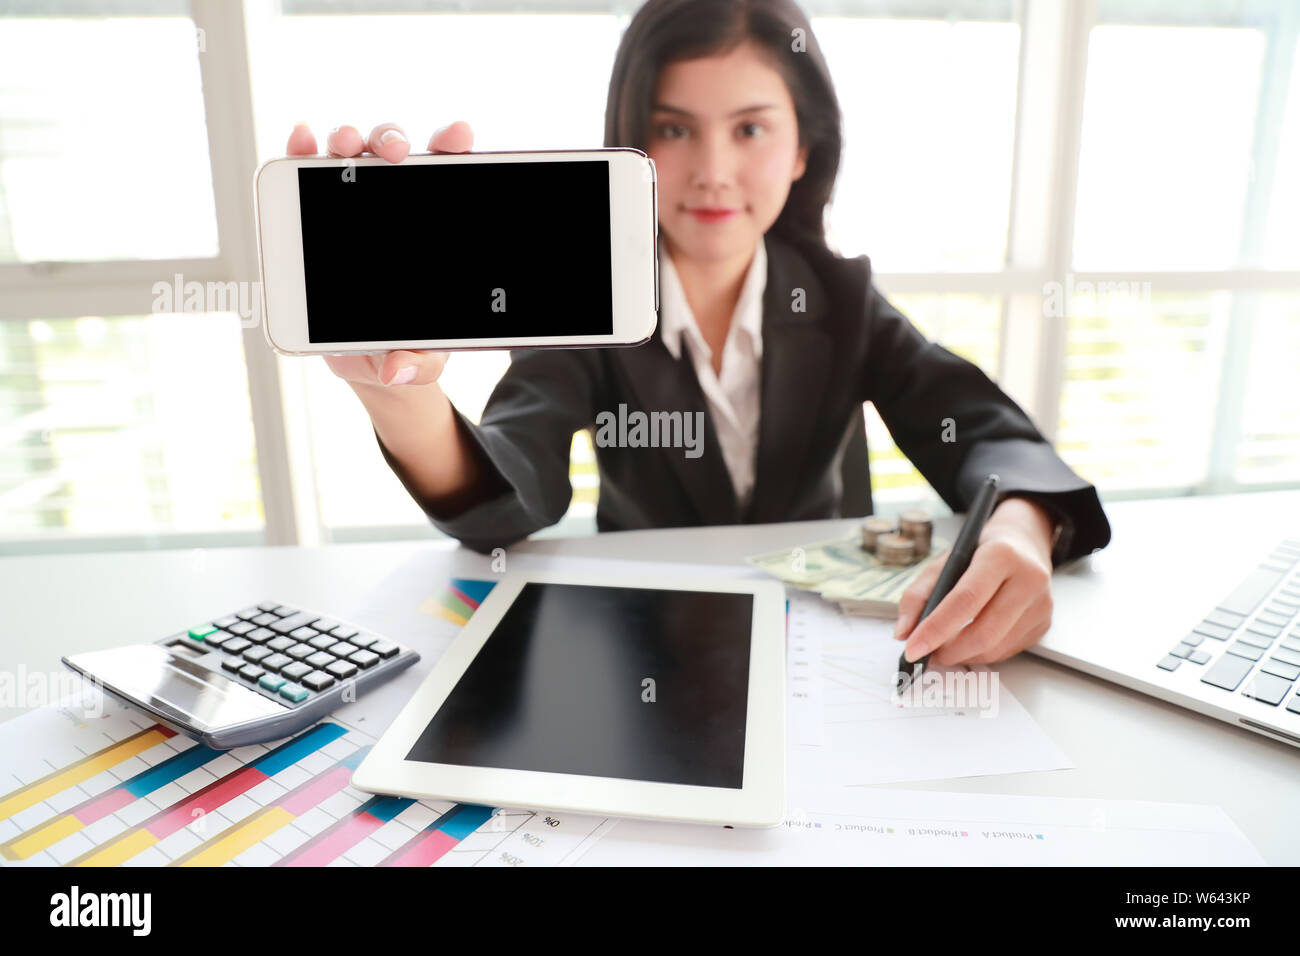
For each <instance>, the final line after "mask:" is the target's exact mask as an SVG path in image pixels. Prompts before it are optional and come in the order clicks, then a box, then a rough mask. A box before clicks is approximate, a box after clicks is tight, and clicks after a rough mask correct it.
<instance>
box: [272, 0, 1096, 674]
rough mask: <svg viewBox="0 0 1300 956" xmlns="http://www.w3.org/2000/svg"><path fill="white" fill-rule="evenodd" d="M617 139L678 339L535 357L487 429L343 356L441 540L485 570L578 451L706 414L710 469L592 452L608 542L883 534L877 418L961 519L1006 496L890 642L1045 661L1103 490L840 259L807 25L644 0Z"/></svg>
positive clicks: (771, 14) (916, 601)
mask: <svg viewBox="0 0 1300 956" xmlns="http://www.w3.org/2000/svg"><path fill="white" fill-rule="evenodd" d="M472 139H473V137H472V132H471V130H470V128H469V126H468V125H467V124H465V123H463V122H457V123H453V124H451V125H450V126H447V127H444V128H442V129H440V130H439V131H438V132H436V133H435V134H434V135H433V137H432V139H431V140H430V141H429V147H428V148H429V149H430V150H432V151H440V152H462V151H466V150H468V149H470V148H471V146H472ZM605 145H607V146H635V147H637V148H640V149H642V150H644V151H645V152H646V153H648V154H649V155H650V157H651V158H652V159H653V160H654V162H655V165H656V167H657V169H658V176H659V229H660V249H659V259H660V322H659V327H658V329H657V331H656V333H655V336H654V337H653V338H652V339H651V341H650V342H649V343H647V344H645V345H643V346H641V347H638V348H632V349H590V350H584V349H574V350H569V349H558V350H546V349H536V350H517V351H515V352H513V353H512V355H511V365H510V368H509V369H508V371H507V372H506V374H505V375H504V376H503V378H502V379H501V381H500V383H499V384H498V385H497V387H496V389H495V390H494V391H493V393H492V396H491V398H490V399H489V401H488V404H487V406H486V408H485V409H484V412H483V415H482V416H481V421H480V423H479V424H478V425H475V424H473V423H471V422H470V421H468V419H466V418H465V417H464V416H463V415H462V414H461V413H460V412H459V411H458V410H457V409H456V408H455V407H454V406H453V405H452V404H451V402H450V401H449V400H448V398H447V396H446V395H445V394H444V393H443V391H442V390H441V388H440V387H439V385H438V376H439V374H440V373H441V372H442V369H443V365H444V363H445V362H446V358H447V354H446V353H438V352H414V351H394V352H389V353H387V354H386V355H382V356H363V355H356V356H329V357H327V358H326V361H327V362H328V363H329V365H330V367H331V369H332V370H333V371H334V372H335V374H337V375H339V376H340V377H341V378H343V379H344V380H346V381H347V382H348V384H349V385H350V386H351V387H352V389H353V390H354V391H355V392H356V394H357V396H358V397H359V398H360V399H361V401H362V403H363V404H364V405H365V407H366V410H367V411H368V412H369V414H370V418H371V421H372V423H373V426H374V431H375V436H376V439H377V441H378V443H379V448H380V451H381V453H382V454H383V455H384V457H385V459H386V460H387V461H388V463H389V465H390V466H391V467H392V468H393V470H394V472H395V473H396V474H397V475H398V477H399V478H400V479H401V481H402V482H403V484H404V485H405V487H406V488H407V490H408V491H409V492H410V493H411V495H412V496H413V497H414V498H415V500H416V501H418V502H419V503H420V505H421V506H422V507H423V509H424V510H425V512H426V513H427V514H428V516H429V518H430V520H431V521H432V522H433V523H434V524H435V525H436V526H437V527H438V528H440V529H441V530H443V531H445V532H446V533H448V534H450V535H452V536H454V537H456V538H459V539H460V540H461V541H462V542H463V543H464V544H466V545H467V546H469V547H471V548H474V549H475V550H478V551H482V552H487V551H489V550H491V549H492V548H495V547H502V546H506V545H509V544H511V543H513V542H515V541H518V540H519V539H521V538H523V537H525V536H526V535H528V534H530V533H531V532H533V531H536V530H538V529H539V528H543V527H546V526H548V525H551V524H554V523H555V522H556V521H558V520H559V519H560V518H561V517H562V516H563V514H564V513H565V511H566V509H567V507H568V505H569V502H570V500H571V497H572V488H571V486H570V484H569V478H568V464H569V446H570V442H571V439H572V435H573V433H574V432H575V431H577V430H579V429H583V428H592V427H594V425H595V423H596V418H597V415H599V414H600V413H601V412H602V411H608V412H612V413H614V414H617V412H618V409H619V406H620V404H624V403H625V404H626V405H627V408H629V409H633V410H643V411H645V412H647V413H649V412H652V411H663V412H673V411H681V412H683V413H694V412H697V411H700V412H705V413H706V414H705V416H704V421H705V436H704V448H703V454H702V455H701V456H699V457H697V458H688V457H687V456H686V455H685V454H684V453H683V449H680V448H664V447H657V448H647V447H637V448H627V447H607V446H606V444H605V443H601V442H598V443H597V447H596V459H597V464H598V467H599V471H600V499H599V504H598V507H597V515H596V520H597V526H598V528H599V529H600V530H624V529H633V528H649V527H673V526H685V525H717V524H735V523H741V522H767V521H795V520H807V519H815V518H835V517H843V516H851V515H852V516H856V515H863V514H867V513H870V510H871V502H870V481H869V475H868V471H867V456H866V444H865V438H864V436H863V419H862V405H863V403H864V402H867V401H871V402H874V403H875V407H876V409H877V410H878V411H879V413H880V415H881V417H882V419H883V420H884V422H885V424H886V425H887V426H888V427H889V429H890V432H891V434H892V435H893V437H894V439H895V441H896V442H897V444H898V446H899V447H900V448H901V449H902V451H903V452H904V454H906V455H907V456H908V458H909V459H911V461H912V462H913V463H915V464H916V466H917V468H918V469H919V470H920V471H921V473H922V474H923V475H924V476H925V477H926V479H927V480H929V482H930V483H931V485H932V486H933V487H934V488H935V490H936V491H937V492H938V493H939V494H940V495H941V496H942V498H943V499H944V501H945V502H946V503H947V504H948V505H949V506H950V507H952V508H954V509H955V510H965V509H966V507H967V506H968V505H969V504H970V502H971V500H972V499H973V497H974V493H975V490H976V489H977V487H978V485H979V483H980V481H981V480H982V479H983V477H984V476H985V475H987V474H989V473H996V474H998V475H999V476H1000V478H1001V487H1002V489H1003V494H1002V498H1001V500H1000V502H999V504H998V506H997V508H996V509H995V510H994V512H993V515H992V517H991V518H990V519H989V521H988V524H987V525H986V527H985V529H984V532H983V534H982V536H981V538H980V543H979V546H978V548H977V550H976V552H975V555H974V558H973V560H972V562H971V566H970V568H969V570H968V571H967V572H966V574H965V575H964V576H963V577H962V579H961V581H959V582H958V585H957V587H956V588H955V589H954V590H953V591H952V593H951V594H949V596H948V597H946V598H945V599H944V601H943V602H942V603H941V604H940V605H939V607H938V608H937V609H936V610H935V611H934V613H933V614H931V615H930V616H929V617H928V618H927V619H926V620H925V621H924V622H923V623H922V624H921V625H920V626H917V625H916V618H917V617H918V616H919V614H920V611H921V608H922V607H923V605H924V602H925V599H926V598H927V597H928V595H929V593H930V591H931V590H932V589H933V586H934V583H935V579H936V578H937V576H938V567H939V563H938V562H936V563H934V564H932V565H931V570H930V572H929V573H927V574H925V575H923V576H922V577H921V578H920V579H919V580H918V581H917V582H916V583H915V584H914V585H913V586H912V587H911V588H910V589H909V590H908V591H907V593H906V595H905V596H904V598H903V600H902V603H901V607H900V612H899V619H898V627H897V633H896V636H898V637H899V638H900V639H906V640H907V644H906V647H905V652H906V653H907V655H908V657H909V658H912V659H915V658H917V657H919V656H920V655H922V654H924V653H927V652H933V653H934V657H933V658H932V659H933V660H934V661H935V662H936V663H939V664H956V663H961V662H969V663H975V662H993V661H998V660H1002V659H1004V658H1006V657H1009V656H1011V655H1012V654H1015V653H1016V652H1018V651H1020V650H1022V649H1024V648H1025V647H1027V646H1029V645H1031V644H1033V643H1034V642H1036V641H1037V640H1038V639H1039V638H1040V637H1041V636H1042V635H1043V634H1044V633H1045V632H1046V630H1047V628H1048V625H1049V623H1050V621H1051V613H1052V594H1051V571H1052V568H1053V567H1054V566H1055V565H1057V564H1061V563H1063V562H1065V561H1069V560H1072V559H1074V558H1076V557H1079V556H1081V555H1084V554H1087V553H1089V552H1091V551H1093V550H1096V549H1097V548H1100V547H1104V546H1105V545H1106V544H1107V542H1108V541H1109V540H1110V527H1109V524H1108V523H1107V520H1106V516H1105V514H1104V512H1103V511H1102V508H1101V505H1100V502H1099V500H1098V498H1097V494H1096V490H1095V489H1094V488H1093V486H1092V485H1090V484H1089V483H1088V482H1086V481H1084V480H1083V479H1081V478H1080V477H1079V476H1078V475H1076V474H1075V473H1074V472H1073V471H1072V470H1071V469H1070V468H1069V467H1068V466H1067V465H1066V464H1065V463H1064V462H1063V461H1062V460H1061V459H1060V458H1059V457H1058V456H1057V455H1056V454H1055V452H1054V451H1053V450H1052V448H1051V446H1050V445H1049V444H1048V443H1047V441H1046V440H1045V439H1044V438H1043V436H1042V435H1041V434H1040V433H1039V432H1038V430H1037V429H1036V428H1035V427H1034V426H1033V424H1032V423H1031V422H1030V420H1029V419H1028V417H1027V416H1026V415H1025V414H1024V412H1023V411H1022V410H1021V409H1020V408H1019V407H1018V406H1017V405H1016V404H1015V403H1014V402H1013V401H1012V399H1011V398H1009V397H1008V396H1007V395H1006V394H1005V393H1003V392H1002V391H1001V390H1000V389H999V388H998V387H997V385H996V384H994V383H993V382H992V381H990V380H989V379H988V377H987V376H986V375H984V374H983V373H982V372H981V371H980V370H979V369H978V368H977V367H976V366H974V365H973V364H971V363H969V362H967V361H965V360H963V359H961V358H959V357H958V356H956V355H954V354H952V353H951V352H949V351H947V350H946V349H944V348H942V347H940V346H938V345H936V344H934V343H931V342H929V341H927V340H926V339H925V338H924V337H923V336H922V335H921V334H920V333H919V332H918V331H917V330H916V329H915V328H914V327H913V326H912V324H911V323H910V322H908V320H907V319H906V318H904V317H903V316H902V315H901V314H900V313H899V312H898V311H897V310H895V309H894V308H893V307H892V306H891V305H890V304H889V303H888V302H887V301H886V300H885V299H884V298H883V297H882V296H881V295H880V294H879V293H878V292H877V290H876V289H875V287H874V285H873V284H872V282H871V270H870V262H869V260H868V259H867V258H866V257H865V256H862V257H858V258H854V259H849V258H844V257H841V256H839V255H837V254H835V253H834V252H832V251H831V250H830V249H829V248H828V247H827V244H826V240H825V233H824V229H823V215H824V211H825V208H826V205H827V203H828V201H829V199H830V196H831V191H832V188H833V186H834V182H835V176H836V173H837V171H838V168H839V162H840V151H841V134H840V112H839V107H838V103H837V100H836V96H835V91H834V89H833V87H832V84H831V81H830V76H829V73H828V71H827V68H826V65H825V62H824V61H823V58H822V54H821V52H820V49H819V47H818V44H817V41H816V39H815V37H814V36H813V33H812V30H811V29H810V27H809V25H808V22H807V20H806V18H805V17H804V15H803V13H802V11H801V10H800V9H799V8H798V6H796V5H795V4H794V3H793V2H791V0H648V2H647V3H646V4H645V5H644V6H642V7H641V8H640V9H639V10H638V12H637V13H636V15H635V16H634V17H633V19H632V21H631V23H630V24H629V26H628V28H627V30H626V32H625V33H624V35H623V38H622V42H621V43H620V46H619V50H618V54H617V57H616V59H615V63H614V69H613V75H612V77H611V81H610V87H609V97H608V103H607V110H606V117H605ZM882 145H883V144H882ZM327 148H328V150H329V152H330V153H331V154H332V155H335V156H355V155H358V154H359V153H361V152H369V153H373V154H376V155H378V156H381V157H383V158H385V159H387V160H389V161H391V162H394V163H396V162H401V161H402V160H403V159H405V158H406V156H407V155H408V153H409V151H410V143H409V141H408V139H407V137H406V135H405V133H404V132H403V131H402V130H401V129H399V128H398V127H397V126H396V125H394V124H391V123H387V124H382V125H380V126H377V127H376V128H375V129H374V130H372V131H371V132H370V134H369V136H366V137H363V136H362V135H361V134H360V133H359V132H358V131H357V130H356V129H354V128H353V127H350V126H341V127H339V128H337V129H335V130H334V131H333V132H331V133H330V135H329V138H328V142H327ZM288 152H289V153H290V154H293V155H304V154H314V153H316V152H317V146H316V141H315V138H314V137H313V136H312V134H311V131H310V130H309V129H307V128H306V127H305V126H301V125H300V126H299V127H297V128H295V129H294V131H293V133H292V135H291V137H290V140H289V148H288ZM882 188H887V187H883V186H882ZM384 213H385V211H384V210H378V209H377V210H375V223H374V235H373V239H374V240H375V241H383V236H384V228H385V227H384V220H383V216H384ZM426 227H427V228H428V229H447V230H454V229H455V228H456V224H455V223H441V222H429V223H427V224H426ZM556 281H557V283H559V282H562V281H563V277H558V276H557V277H556ZM375 307H376V308H381V309H382V308H383V307H384V305H383V297H382V291H381V292H380V294H379V295H378V296H377V298H376V303H375Z"/></svg>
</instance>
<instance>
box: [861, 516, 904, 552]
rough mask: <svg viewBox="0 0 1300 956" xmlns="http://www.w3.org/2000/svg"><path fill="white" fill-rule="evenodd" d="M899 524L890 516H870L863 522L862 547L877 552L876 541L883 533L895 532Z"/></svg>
mask: <svg viewBox="0 0 1300 956" xmlns="http://www.w3.org/2000/svg"><path fill="white" fill-rule="evenodd" d="M897 531H898V526H897V525H896V524H894V522H893V521H891V520H890V519H889V518H878V517H875V516H873V517H870V518H868V519H866V520H865V521H863V522H862V547H864V548H866V549H867V550H868V551H870V552H871V553H872V554H875V553H876V541H877V539H878V538H879V537H880V536H881V535H882V534H895V533H896V532H897Z"/></svg>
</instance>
